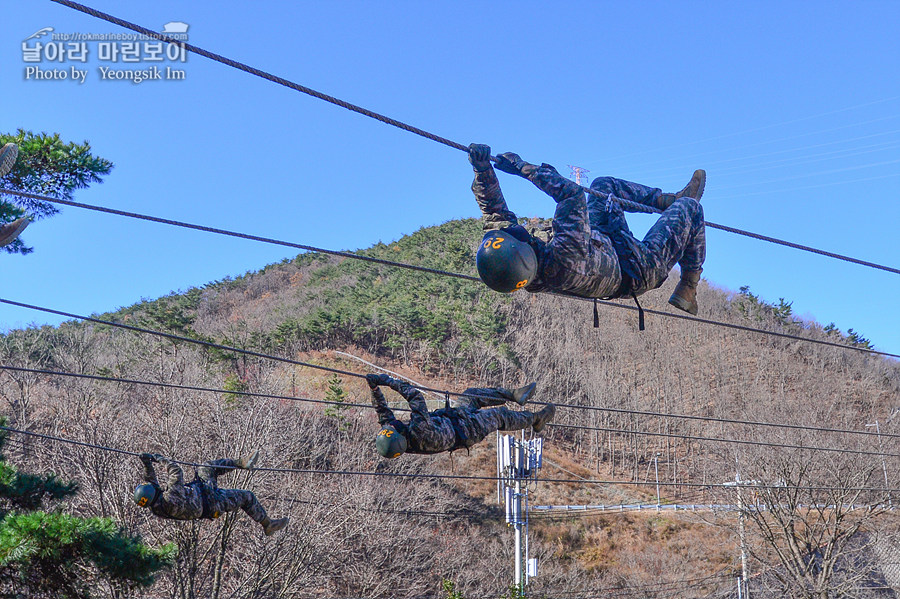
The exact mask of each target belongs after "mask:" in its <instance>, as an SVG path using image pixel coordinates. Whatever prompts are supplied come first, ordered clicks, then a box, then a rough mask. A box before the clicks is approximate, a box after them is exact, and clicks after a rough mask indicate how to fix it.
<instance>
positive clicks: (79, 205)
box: [0, 188, 480, 281]
mask: <svg viewBox="0 0 900 599" xmlns="http://www.w3.org/2000/svg"><path fill="white" fill-rule="evenodd" d="M0 193H7V194H10V195H14V196H19V197H23V198H29V199H32V200H40V201H43V202H53V203H56V204H63V205H65V206H73V207H75V208H84V209H85V210H94V211H95V212H105V213H107V214H115V215H117V216H125V217H128V218H136V219H139V220H146V221H150V222H154V223H162V224H164V225H172V226H175V227H184V228H185V229H194V230H195V231H205V232H207V233H216V234H217V235H227V236H229V237H239V238H241V239H249V240H251V241H261V242H263V243H270V244H273V245H282V246H285V247H290V248H296V249H300V250H306V251H310V252H321V253H323V254H331V255H333V256H342V257H344V258H353V259H355V260H364V261H366V262H374V263H376V264H384V265H386V266H397V267H400V268H408V269H410V270H418V271H421V272H428V273H431V274H436V275H443V276H446V277H456V278H458V279H467V280H471V281H478V280H480V279H478V278H477V277H473V276H470V275H463V274H459V273H455V272H450V271H446V270H438V269H434V268H426V267H424V266H413V265H409V264H403V263H401V262H391V261H389V260H382V259H380V258H372V257H370V256H363V255H360V254H354V253H351V252H342V251H339V250H328V249H324V248H317V247H313V246H311V245H302V244H299V243H292V242H290V241H281V240H279V239H272V238H271V237H260V236H259V235H249V234H247V233H239V232H237V231H228V230H226V229H217V228H215V227H207V226H204V225H195V224H192V223H186V222H183V221H178V220H171V219H168V218H160V217H158V216H149V215H147V214H138V213H136V212H127V211H125V210H116V209H115V208H106V207H105V206H93V205H91V204H82V203H81V202H73V201H72V200H61V199H59V198H51V197H48V196H42V195H37V194H33V193H27V192H24V191H16V190H13V189H2V188H0Z"/></svg>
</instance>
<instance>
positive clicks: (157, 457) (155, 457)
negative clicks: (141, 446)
mask: <svg viewBox="0 0 900 599" xmlns="http://www.w3.org/2000/svg"><path fill="white" fill-rule="evenodd" d="M153 461H154V462H161V461H166V456H164V455H163V454H161V453H154V454H153Z"/></svg>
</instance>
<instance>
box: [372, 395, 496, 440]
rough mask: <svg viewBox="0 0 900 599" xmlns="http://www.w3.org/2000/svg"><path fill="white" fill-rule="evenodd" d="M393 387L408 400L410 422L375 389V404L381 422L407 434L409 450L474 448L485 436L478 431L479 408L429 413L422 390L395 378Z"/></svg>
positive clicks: (382, 424) (448, 409)
mask: <svg viewBox="0 0 900 599" xmlns="http://www.w3.org/2000/svg"><path fill="white" fill-rule="evenodd" d="M389 386H390V388H391V389H393V390H394V391H396V392H397V393H399V394H400V395H402V396H403V398H404V399H406V401H407V402H409V408H410V410H411V411H412V414H411V415H410V419H409V424H406V423H404V422H402V421H400V420H397V418H395V417H394V413H393V412H392V411H391V409H390V408H389V407H388V405H387V401H386V400H385V398H384V393H382V392H381V389H380V388H378V387H376V388H375V389H372V405H373V406H374V407H375V412H376V413H377V414H378V424H380V425H381V426H384V425H390V426H393V427H394V428H395V429H396V430H397V432H399V433H400V434H401V435H403V436H404V437H406V441H407V445H408V447H407V450H406V452H407V453H417V454H433V453H441V452H444V451H453V450H455V449H461V448H463V447H466V448H467V447H471V446H472V445H474V444H475V443H477V442H478V441H480V440H481V439H482V438H483V436H482V435H480V434H479V432H478V431H479V429H478V427H477V426H476V423H475V420H477V418H478V410H477V409H474V408H470V407H459V408H441V409H439V410H435V411H434V412H429V411H428V407H427V405H426V403H425V396H423V395H422V392H421V391H419V390H418V389H416V388H415V387H413V386H412V385H408V384H406V383H404V382H403V381H398V380H392V382H391V383H390V385H389Z"/></svg>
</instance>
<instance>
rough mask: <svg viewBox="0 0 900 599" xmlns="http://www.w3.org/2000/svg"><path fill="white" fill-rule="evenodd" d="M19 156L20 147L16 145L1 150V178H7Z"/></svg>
mask: <svg viewBox="0 0 900 599" xmlns="http://www.w3.org/2000/svg"><path fill="white" fill-rule="evenodd" d="M18 156H19V146H17V145H16V144H14V143H8V144H5V145H4V146H3V147H2V148H0V177H5V176H6V175H7V174H8V173H9V171H11V170H12V167H13V165H14V164H15V163H16V158H17V157H18Z"/></svg>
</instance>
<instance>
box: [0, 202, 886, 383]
mask: <svg viewBox="0 0 900 599" xmlns="http://www.w3.org/2000/svg"><path fill="white" fill-rule="evenodd" d="M2 193H8V194H11V195H15V196H21V197H25V198H31V199H35V200H41V201H45V202H55V203H58V204H63V205H66V206H74V207H76V208H83V209H85V210H94V211H97V212H104V213H107V214H115V215H117V216H125V217H128V218H136V219H139V220H146V221H151V222H156V223H162V224H166V225H172V226H176V227H184V228H186V229H194V230H196V231H205V232H207V233H215V234H217V235H227V236H230V237H238V238H241V239H249V240H252V241H261V242H263V243H270V244H273V245H281V246H285V247H291V248H297V249H301V250H306V251H311V252H321V253H323V254H331V255H335V256H341V257H343V258H350V259H353V260H363V261H365V262H373V263H376V264H382V265H384V266H393V267H397V268H405V269H408V270H416V271H419V272H426V273H429V274H435V275H442V276H446V277H453V278H456V279H463V280H466V281H476V282H480V281H481V279H479V278H478V277H474V276H471V275H466V274H462V273H457V272H451V271H447V270H440V269H436V268H427V267H424V266H415V265H412V264H404V263H403V262H393V261H391V260H382V259H380V258H372V257H369V256H363V255H360V254H354V253H350V252H342V251H337V250H329V249H324V248H317V247H314V246H311V245H303V244H299V243H292V242H289V241H280V240H278V239H272V238H269V237H260V236H258V235H249V234H247V233H239V232H236V231H229V230H226V229H217V228H215V227H207V226H204V225H195V224H191V223H186V222H182V221H177V220H172V219H168V218H160V217H157V216H148V215H146V214H138V213H136V212H127V211H124V210H116V209H114V208H106V207H104V206H94V205H91V204H84V203H81V202H74V201H71V200H60V199H58V198H53V197H49V196H42V195H37V194H33V193H27V192H23V191H15V190H11V189H2V188H0V194H2ZM545 293H547V294H548V295H556V296H558V297H567V298H571V299H575V300H579V301H583V302H595V303H597V304H603V305H604V306H610V307H613V308H618V309H624V310H637V308H636V307H634V306H631V305H628V304H618V303H615V302H611V301H608V300H595V299H593V298H587V297H581V296H579V295H572V294H568V293H561V292H545ZM25 307H29V308H32V309H37V310H40V309H41V308H35V307H32V306H25ZM643 311H644V312H645V313H647V314H655V315H657V316H664V317H667V318H679V319H682V320H690V321H693V322H699V323H703V324H709V325H713V326H719V327H725V328H729V329H734V330H738V331H746V332H749V333H758V334H762V335H770V336H773V337H781V338H784V339H793V340H795V341H806V342H809V343H816V344H818V345H827V346H830V347H837V348H840V349H850V350H853V351H858V352H862V353H867V354H874V355H880V356H886V357H891V358H900V354H892V353H889V352H882V351H877V350H874V349H870V348H866V347H857V346H853V345H844V344H841V343H836V342H834V341H825V340H823V339H812V338H810V337H800V336H798V335H791V334H788V333H778V332H776V331H766V330H764V329H757V328H753V327H748V326H744V325H739V324H732V323H728V322H722V321H718V320H710V319H707V318H700V317H698V316H689V315H687V314H676V313H674V312H663V311H662V310H653V309H651V308H644V309H643ZM73 318H80V317H73ZM234 351H239V350H234ZM422 389H423V390H425V391H430V389H425V388H422Z"/></svg>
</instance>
